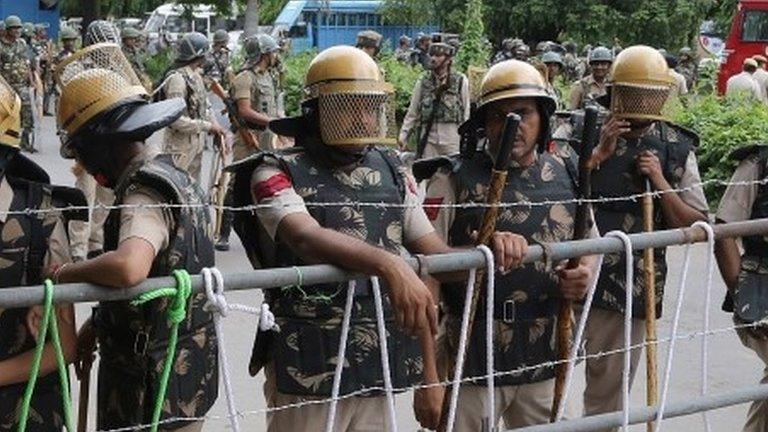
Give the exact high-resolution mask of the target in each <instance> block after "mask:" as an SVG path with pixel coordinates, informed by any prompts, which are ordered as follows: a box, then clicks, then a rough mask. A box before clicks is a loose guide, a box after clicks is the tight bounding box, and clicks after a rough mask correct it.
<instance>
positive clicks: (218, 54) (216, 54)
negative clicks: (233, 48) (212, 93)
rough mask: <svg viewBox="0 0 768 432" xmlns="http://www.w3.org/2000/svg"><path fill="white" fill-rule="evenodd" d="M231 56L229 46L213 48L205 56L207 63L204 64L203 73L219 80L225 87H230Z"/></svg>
mask: <svg viewBox="0 0 768 432" xmlns="http://www.w3.org/2000/svg"><path fill="white" fill-rule="evenodd" d="M229 57H230V52H229V49H227V48H223V49H219V50H212V51H211V52H210V53H208V55H207V56H206V57H205V63H204V64H203V75H205V76H206V77H209V78H211V79H215V80H216V81H219V83H221V86H222V87H224V88H225V89H227V88H229V85H230V82H229V78H230V77H229V73H230V71H231V69H230V67H229V61H230V60H229Z"/></svg>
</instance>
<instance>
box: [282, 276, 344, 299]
mask: <svg viewBox="0 0 768 432" xmlns="http://www.w3.org/2000/svg"><path fill="white" fill-rule="evenodd" d="M293 269H294V270H295V271H296V274H297V275H298V277H299V281H298V283H297V284H296V285H287V286H284V287H282V288H281V289H280V290H281V292H283V293H286V292H291V291H295V292H298V293H299V295H300V297H301V299H302V300H304V301H306V302H309V303H314V304H324V305H328V304H331V303H332V302H333V299H334V298H336V296H338V295H339V293H341V291H342V288H340V287H339V288H337V289H336V292H334V293H333V294H323V293H316V294H308V293H307V292H306V291H304V288H302V287H301V286H302V285H304V275H303V274H302V273H301V269H300V268H299V267H296V266H293Z"/></svg>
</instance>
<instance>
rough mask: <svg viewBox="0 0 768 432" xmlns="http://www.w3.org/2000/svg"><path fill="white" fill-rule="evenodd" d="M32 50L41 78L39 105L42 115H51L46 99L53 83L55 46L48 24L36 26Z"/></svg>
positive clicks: (38, 96) (38, 95)
mask: <svg viewBox="0 0 768 432" xmlns="http://www.w3.org/2000/svg"><path fill="white" fill-rule="evenodd" d="M32 50H33V51H34V53H35V57H36V58H37V64H38V66H37V67H38V74H39V76H40V83H39V85H40V86H41V87H42V88H39V89H38V91H39V93H38V94H37V95H36V96H37V102H36V103H37V104H39V107H40V111H41V114H42V115H51V114H50V113H49V112H47V111H46V108H47V106H46V105H45V97H46V94H47V93H48V91H49V90H48V85H49V83H50V82H52V74H53V64H52V62H53V45H52V44H51V40H50V39H49V38H48V24H47V23H45V24H43V23H37V24H35V31H34V36H33V38H32Z"/></svg>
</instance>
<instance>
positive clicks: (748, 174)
mask: <svg viewBox="0 0 768 432" xmlns="http://www.w3.org/2000/svg"><path fill="white" fill-rule="evenodd" d="M731 159H732V160H736V161H738V163H739V165H738V168H736V171H735V172H734V173H733V177H731V181H732V182H744V184H740V185H731V186H728V189H726V191H725V194H724V195H723V198H722V200H721V201H720V208H719V209H718V211H717V222H718V223H730V222H741V221H745V220H749V219H760V218H767V217H768V186H766V184H765V183H763V184H759V185H758V184H756V182H758V181H760V180H763V181H765V180H766V179H768V147H766V146H764V145H753V146H747V147H743V148H740V149H737V150H736V151H734V152H733V153H732V154H731ZM741 242H742V245H743V247H744V253H743V254H742V253H741V252H740V251H739V246H738V245H737V244H736V239H733V238H724V239H721V240H718V242H717V243H716V249H715V253H716V256H717V263H718V265H719V267H720V274H721V275H722V276H723V280H724V281H725V284H726V287H727V288H728V292H727V294H726V300H725V302H724V304H723V310H725V311H726V312H733V320H734V322H735V323H736V324H737V325H748V324H752V325H754V324H756V323H758V322H759V321H763V320H764V319H765V317H766V316H768V302H766V300H767V299H766V297H765V292H764V290H762V289H761V287H764V286H766V282H768V242H766V237H764V236H749V237H744V238H742V240H741ZM736 332H737V333H738V335H739V338H740V339H741V342H742V343H743V344H744V346H746V347H747V348H749V349H751V350H753V351H754V352H755V353H756V354H757V356H758V357H760V360H762V361H763V363H765V364H766V365H767V366H766V369H765V370H764V371H763V379H762V382H765V381H766V378H765V375H766V374H767V373H768V372H766V371H768V338H766V329H765V326H764V325H757V326H754V327H747V328H739V329H737V330H736ZM766 429H768V403H767V402H766V401H764V400H759V401H755V402H753V403H752V405H751V406H750V408H749V413H748V414H747V420H746V424H745V425H744V428H743V429H742V430H743V431H744V432H758V431H764V430H766Z"/></svg>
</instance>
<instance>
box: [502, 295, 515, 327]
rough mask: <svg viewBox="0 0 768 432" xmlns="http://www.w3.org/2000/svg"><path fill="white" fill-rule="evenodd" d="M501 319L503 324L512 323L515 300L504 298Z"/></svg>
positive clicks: (513, 320)
mask: <svg viewBox="0 0 768 432" xmlns="http://www.w3.org/2000/svg"><path fill="white" fill-rule="evenodd" d="M501 320H502V321H503V322H504V324H514V322H515V301H514V300H504V308H503V311H502V318H501Z"/></svg>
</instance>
